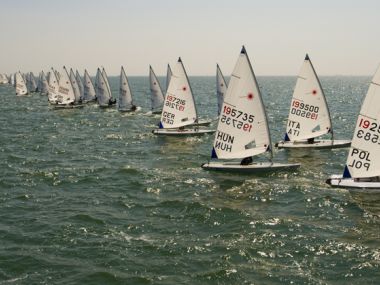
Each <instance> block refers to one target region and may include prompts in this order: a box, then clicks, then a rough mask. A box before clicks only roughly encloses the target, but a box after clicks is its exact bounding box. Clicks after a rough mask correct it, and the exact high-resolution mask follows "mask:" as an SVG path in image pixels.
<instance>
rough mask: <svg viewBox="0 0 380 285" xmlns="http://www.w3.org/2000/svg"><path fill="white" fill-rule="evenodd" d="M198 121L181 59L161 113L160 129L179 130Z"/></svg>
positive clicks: (174, 70) (175, 69)
mask: <svg viewBox="0 0 380 285" xmlns="http://www.w3.org/2000/svg"><path fill="white" fill-rule="evenodd" d="M196 121H197V110H196V108H195V102H194V97H193V93H192V91H191V87H190V82H189V79H188V78H187V74H186V71H185V68H184V66H183V64H182V61H181V58H179V59H178V61H177V63H176V65H175V66H174V68H173V74H172V76H171V79H170V83H169V87H168V90H167V92H166V96H165V102H164V107H163V109H162V113H161V122H160V128H179V127H183V126H186V125H191V124H193V123H194V122H196Z"/></svg>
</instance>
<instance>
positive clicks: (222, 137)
mask: <svg viewBox="0 0 380 285" xmlns="http://www.w3.org/2000/svg"><path fill="white" fill-rule="evenodd" d="M271 144H272V143H271V138H270V133H269V127H268V119H267V115H266V112H265V108H264V104H263V101H262V98H261V94H260V89H259V86H258V84H257V81H256V77H255V74H254V73H253V69H252V66H251V63H250V61H249V58H248V55H247V52H246V50H245V48H244V46H243V48H242V50H241V52H240V55H239V58H238V60H237V63H236V65H235V68H234V71H233V73H232V75H231V80H230V83H229V86H228V89H227V93H226V95H225V97H224V102H223V106H222V113H221V115H220V117H219V122H218V128H217V131H216V134H215V139H214V144H213V149H212V154H211V158H212V159H213V160H212V161H210V162H208V163H204V164H203V165H202V168H204V169H208V170H227V171H238V172H250V173H256V172H261V171H274V170H293V169H296V168H298V167H299V166H300V165H299V164H285V163H274V162H272V156H273V153H272V145H271ZM264 153H269V154H270V161H269V162H262V163H259V162H256V163H254V162H253V159H252V157H254V156H258V155H260V154H264ZM223 160H225V161H223Z"/></svg>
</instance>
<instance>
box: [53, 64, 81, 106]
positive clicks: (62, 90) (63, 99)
mask: <svg viewBox="0 0 380 285" xmlns="http://www.w3.org/2000/svg"><path fill="white" fill-rule="evenodd" d="M81 107H83V105H81V104H75V91H74V87H73V85H72V81H71V80H70V75H69V73H68V72H67V69H66V67H65V66H64V67H63V72H62V74H61V79H60V81H59V89H58V99H57V103H56V104H55V105H54V109H73V108H81Z"/></svg>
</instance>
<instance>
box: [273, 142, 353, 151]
mask: <svg viewBox="0 0 380 285" xmlns="http://www.w3.org/2000/svg"><path fill="white" fill-rule="evenodd" d="M350 145H351V141H350V140H333V141H332V140H315V141H314V142H313V143H308V142H307V141H287V142H284V141H280V142H278V143H277V144H276V147H278V148H289V149H292V148H293V149H304V148H314V149H321V148H330V149H331V148H343V147H349V146H350Z"/></svg>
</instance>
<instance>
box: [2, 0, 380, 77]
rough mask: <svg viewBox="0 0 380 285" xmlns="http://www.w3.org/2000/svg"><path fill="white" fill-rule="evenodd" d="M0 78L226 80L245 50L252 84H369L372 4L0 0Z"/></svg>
mask: <svg viewBox="0 0 380 285" xmlns="http://www.w3.org/2000/svg"><path fill="white" fill-rule="evenodd" d="M0 27H1V28H0V29H1V32H0V43H1V46H0V72H13V71H16V70H21V71H23V72H26V71H33V72H35V73H38V71H40V70H41V69H44V70H47V69H48V68H50V67H51V66H53V67H56V68H61V67H62V66H63V65H66V66H68V67H73V68H77V69H78V70H80V72H81V73H82V71H83V69H84V68H87V69H88V70H89V72H90V74H91V75H94V74H95V71H96V68H97V67H98V66H101V65H103V66H104V67H105V68H106V70H107V72H108V74H109V75H116V74H119V72H120V66H121V65H124V67H125V70H126V73H127V75H148V71H149V64H151V65H152V66H153V69H154V70H155V72H156V74H158V75H164V74H166V65H167V63H174V62H175V61H176V60H177V58H178V56H181V58H182V60H183V62H184V65H185V67H186V69H187V72H188V74H189V75H214V74H215V70H216V63H219V65H220V66H221V69H222V71H223V73H224V74H225V75H230V73H231V72H232V69H233V67H234V64H235V62H236V59H237V56H238V54H239V51H240V49H241V46H242V45H243V44H244V45H245V46H246V49H247V52H248V55H249V57H250V59H251V61H252V65H253V69H254V71H255V73H256V75H258V76H260V75H295V74H297V73H298V71H299V69H300V66H301V64H302V61H303V58H304V56H305V53H306V52H307V53H309V55H310V58H311V60H312V62H313V64H314V67H315V69H316V71H317V73H318V74H319V75H372V74H373V73H374V71H375V69H376V67H377V65H378V64H379V63H380V32H379V27H380V1H378V0H361V1H358V0H355V1H354V0H314V1H311V0H277V1H276V0H258V1H256V0H215V1H214V0H187V1H185V0H134V1H132V0H102V1H99V0H61V1H59V0H58V1H57V0H17V1H15V0H0Z"/></svg>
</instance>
